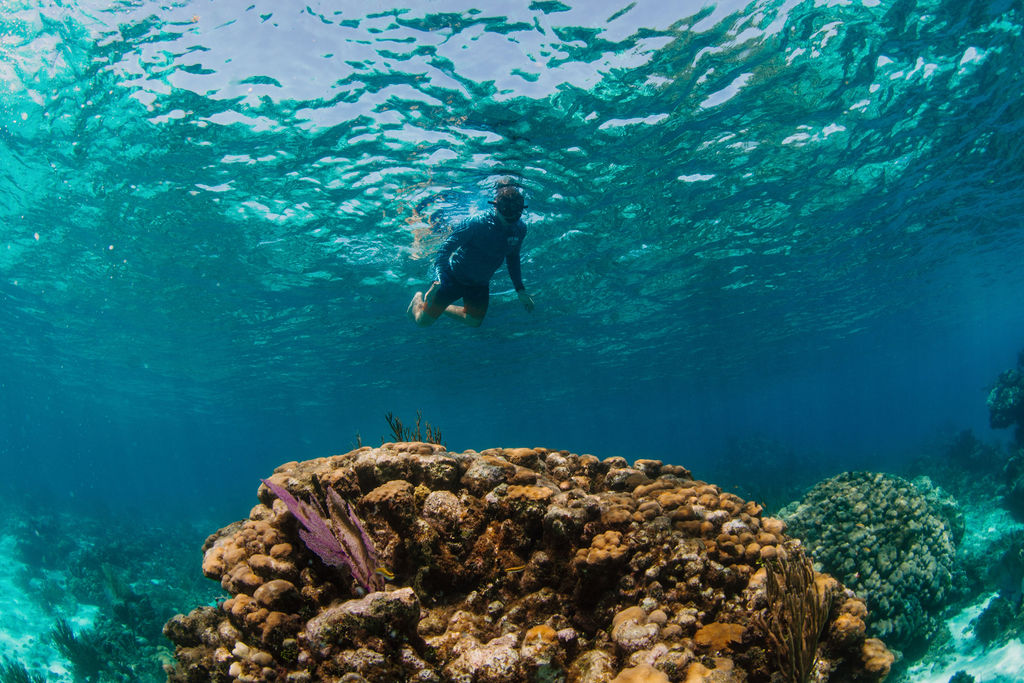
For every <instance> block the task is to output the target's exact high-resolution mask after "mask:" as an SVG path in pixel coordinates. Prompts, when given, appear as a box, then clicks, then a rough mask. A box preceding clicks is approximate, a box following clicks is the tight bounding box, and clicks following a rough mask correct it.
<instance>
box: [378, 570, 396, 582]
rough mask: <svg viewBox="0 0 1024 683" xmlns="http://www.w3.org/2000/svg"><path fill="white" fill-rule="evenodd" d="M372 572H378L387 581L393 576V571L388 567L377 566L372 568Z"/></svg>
mask: <svg viewBox="0 0 1024 683" xmlns="http://www.w3.org/2000/svg"><path fill="white" fill-rule="evenodd" d="M374 572H376V573H377V574H380V575H381V576H383V577H384V578H385V579H387V580H388V581H390V580H391V579H393V578H395V573H394V572H393V571H391V570H390V569H388V568H387V567H377V568H376V569H374Z"/></svg>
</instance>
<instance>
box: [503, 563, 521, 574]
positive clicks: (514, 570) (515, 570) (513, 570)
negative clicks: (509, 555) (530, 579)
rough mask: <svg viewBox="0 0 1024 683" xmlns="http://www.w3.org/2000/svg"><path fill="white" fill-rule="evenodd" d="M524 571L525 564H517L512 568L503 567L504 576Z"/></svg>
mask: <svg viewBox="0 0 1024 683" xmlns="http://www.w3.org/2000/svg"><path fill="white" fill-rule="evenodd" d="M524 569H526V565H525V564H517V565H516V566H514V567H505V573H506V574H518V573H519V572H521V571H523V570H524Z"/></svg>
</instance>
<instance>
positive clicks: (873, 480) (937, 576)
mask: <svg viewBox="0 0 1024 683" xmlns="http://www.w3.org/2000/svg"><path fill="white" fill-rule="evenodd" d="M780 517H782V518H783V519H785V520H786V522H787V523H788V525H789V531H790V532H791V533H792V534H793V535H795V536H797V537H799V538H800V539H801V540H802V541H803V542H804V544H805V547H806V548H807V550H808V551H809V552H810V554H811V555H812V556H813V558H814V560H815V562H816V563H817V564H819V565H820V567H821V569H822V570H823V571H826V572H828V573H830V574H832V575H833V576H835V577H837V578H838V579H839V580H841V581H842V582H843V583H844V584H846V585H848V586H850V587H851V588H852V589H853V590H854V591H856V593H857V594H858V595H859V596H862V597H863V598H864V599H865V600H866V601H867V605H868V607H869V608H870V609H871V618H870V619H868V615H867V614H866V613H863V614H861V613H858V612H857V611H856V610H847V616H845V617H843V618H840V619H837V620H836V621H834V622H833V623H832V625H831V629H832V637H833V638H834V639H837V640H844V639H847V638H853V639H855V640H859V639H861V638H862V637H863V634H864V632H865V622H866V624H867V631H869V632H870V633H871V634H872V635H877V636H879V637H881V638H884V639H885V642H886V644H888V645H890V646H892V647H896V648H898V649H913V648H914V647H915V646H918V645H922V644H924V643H925V642H926V641H927V639H928V638H929V637H930V636H931V634H933V633H934V632H935V630H936V629H937V628H938V627H939V625H940V622H939V621H938V619H937V616H938V614H939V611H940V610H941V609H942V607H943V606H944V605H945V604H946V603H947V601H948V599H949V598H950V597H951V595H952V594H953V592H954V590H955V588H956V586H957V580H956V577H957V576H958V575H959V573H960V570H959V568H958V566H957V563H956V557H955V556H956V549H957V545H958V543H959V542H960V539H961V538H962V536H963V533H964V519H963V515H962V514H961V513H960V510H959V507H958V505H957V504H956V502H955V500H953V499H952V498H951V497H950V496H948V495H947V494H945V493H943V492H942V490H941V489H939V488H937V487H935V486H933V485H932V484H931V482H930V481H929V480H928V479H927V477H919V478H917V479H915V480H914V481H913V482H911V481H908V480H906V479H903V478H901V477H897V476H893V475H888V474H878V473H871V472H846V473H844V474H840V475H838V476H836V477H832V478H831V479H826V480H825V481H822V482H820V483H818V484H817V485H816V486H814V487H813V488H812V489H811V490H810V491H808V493H807V494H806V495H805V496H804V498H803V500H802V501H800V502H799V503H793V504H791V505H789V506H787V507H785V508H783V509H782V510H781V511H780ZM872 661H873V662H874V661H875V660H874V659H873V660H872Z"/></svg>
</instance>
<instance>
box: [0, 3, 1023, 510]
mask: <svg viewBox="0 0 1024 683" xmlns="http://www.w3.org/2000/svg"><path fill="white" fill-rule="evenodd" d="M415 5H416V6H415V7H413V8H411V9H408V8H404V7H401V6H398V5H393V4H389V3H365V2H346V3H313V4H309V5H308V6H307V5H301V6H299V5H296V6H294V7H292V6H288V5H287V4H285V5H282V4H281V3H272V2H260V1H257V2H255V3H251V2H248V1H247V2H233V1H229V0H217V1H216V2H212V1H196V2H175V3H156V2H148V1H135V2H118V3H113V4H110V3H106V2H92V1H91V0H90V1H82V2H27V1H24V0H16V1H14V2H7V3H5V9H4V12H3V13H2V16H0V36H2V38H0V76H2V78H0V230H2V235H0V306H2V310H0V340H2V344H0V462H2V463H3V464H4V472H5V476H4V478H3V480H2V481H0V488H2V490H3V491H5V492H6V494H7V496H8V497H10V496H19V495H21V496H25V497H29V498H35V499H40V498H41V499H45V500H49V501H52V505H54V506H56V507H60V506H63V505H65V504H66V505H67V506H68V507H69V508H83V507H88V506H106V507H113V508H115V509H120V508H122V507H127V508H129V509H133V510H137V511H140V512H147V513H151V514H154V515H157V516H161V515H164V514H171V515H178V516H185V517H188V516H194V517H195V518H197V519H198V518H205V517H206V516H207V515H214V516H216V517H218V518H223V519H224V521H229V520H232V519H235V518H238V517H241V516H244V514H245V513H246V512H247V511H248V509H249V507H250V506H251V504H252V503H253V502H254V491H255V489H256V486H257V484H258V477H260V476H265V475H266V474H267V473H268V472H270V471H271V470H272V468H273V467H274V466H275V465H277V464H279V463H281V462H285V461H288V460H293V459H301V458H307V457H316V456H321V455H327V454H330V453H336V452H343V451H346V450H348V449H349V448H351V447H353V446H354V445H355V443H356V435H357V434H359V435H360V436H361V438H362V439H363V441H364V442H365V443H375V442H377V441H379V439H380V438H381V437H382V436H385V435H386V433H387V429H386V424H385V422H384V414H385V413H386V412H387V411H393V412H394V413H396V414H398V415H400V416H403V417H404V419H406V420H407V421H408V420H410V419H412V417H413V416H414V415H415V413H416V411H417V410H422V411H423V414H424V417H425V418H426V419H428V420H429V421H430V422H432V423H433V424H435V425H437V426H438V427H440V428H441V429H442V430H443V433H444V436H445V438H446V440H447V442H448V446H449V448H453V449H465V448H476V449H482V448H487V447H492V446H511V445H544V446H548V447H554V448H566V449H569V450H572V451H575V452H591V453H594V454H596V455H598V456H600V457H605V456H611V455H624V456H626V457H627V458H631V459H632V458H637V457H658V458H662V459H664V460H666V461H671V462H677V463H680V464H684V465H686V466H687V467H690V468H691V469H693V470H694V472H695V473H696V474H697V475H698V476H703V477H706V478H708V479H712V480H714V481H718V482H720V483H722V484H723V485H726V486H729V485H733V484H736V485H740V484H742V483H743V480H744V476H745V472H744V471H743V467H744V464H743V463H740V462H731V461H730V460H729V455H728V454H729V453H730V446H729V445H730V443H734V442H736V441H737V440H748V439H753V438H762V439H768V440H770V441H771V442H773V443H777V444H781V445H782V446H783V447H784V448H788V449H792V450H794V451H796V452H800V453H805V454H808V455H807V457H805V458H803V459H802V460H801V462H803V463H804V465H801V467H803V466H805V465H806V462H807V458H810V460H811V461H813V462H815V463H817V465H818V466H820V468H821V471H822V472H824V473H832V472H837V471H841V470H843V469H847V468H853V467H872V468H878V469H885V468H888V467H892V466H893V464H894V463H895V462H899V461H900V459H904V458H910V457H913V456H914V455H915V454H919V453H920V451H921V449H922V448H923V447H924V446H923V444H926V443H929V442H931V441H932V440H934V439H935V438H936V436H937V435H941V434H950V433H953V432H955V431H959V430H962V429H968V428H970V429H973V430H974V431H975V433H976V434H978V435H979V436H980V437H982V438H983V439H986V440H991V439H999V438H1003V437H1004V436H1005V435H1003V434H999V433H995V432H992V431H991V430H989V429H988V427H987V414H986V409H985V395H986V387H987V386H988V385H989V384H991V383H992V382H993V381H994V380H995V377H996V376H997V375H998V373H999V371H1000V370H1002V369H1004V368H1006V367H1011V366H1012V365H1013V364H1014V363H1015V360H1016V353H1017V351H1018V350H1019V349H1020V348H1021V347H1022V346H1024V308H1022V306H1021V296H1020V292H1021V291H1022V284H1024V277H1022V273H1024V269H1022V268H1021V264H1022V263H1024V233H1022V227H1024V226H1022V223H1021V215H1024V143H1022V142H1021V141H1022V140H1024V136H1022V127H1024V105H1022V102H1021V97H1020V93H1021V92H1022V91H1024V74H1022V69H1021V66H1020V65H1021V64H1022V59H1021V58H1022V55H1024V49H1022V48H1024V44H1022V39H1021V26H1022V23H1024V12H1022V8H1021V5H1020V3H1019V2H1012V1H994V2H962V1H960V0H956V1H954V0H945V1H942V2H939V1H932V2H919V1H916V0H895V1H885V0H859V1H856V2H838V1H836V2H797V1H794V0H786V1H784V2H779V1H776V0H766V1H763V2H752V3H749V4H744V3H741V2H722V3H718V4H715V3H704V2H678V3H663V2H655V1H650V2H626V1H625V0H619V1H617V2H591V1H588V2H582V1H579V2H577V1H576V0H569V1H566V2H560V1H558V0H551V1H550V2H547V1H539V0H536V1H533V2H502V3H497V4H494V3H486V4H480V5H479V6H474V5H473V4H471V3H469V2H467V1H466V0H445V1H440V0H438V1H437V2H428V3H415ZM503 174H512V175H514V176H516V177H517V178H518V179H519V180H520V182H521V183H522V184H523V186H524V187H525V188H526V190H527V195H528V198H527V201H528V204H529V208H528V210H527V214H526V216H525V218H526V220H527V222H528V224H529V225H530V233H529V235H528V237H527V240H526V243H525V245H524V267H523V271H524V278H525V281H526V284H527V287H528V288H529V290H530V291H531V292H532V293H533V294H534V296H535V299H536V301H537V310H536V311H535V312H534V313H532V314H528V313H526V312H525V311H524V310H523V309H522V308H521V307H520V306H519V304H518V302H517V301H516V299H515V296H514V294H513V292H512V288H511V285H510V284H509V283H508V279H507V276H506V275H505V274H504V272H503V270H502V271H499V273H498V274H497V276H496V277H495V280H494V282H493V285H492V305H491V309H490V311H489V313H488V316H487V320H486V322H485V323H484V326H483V327H482V328H480V329H477V330H473V329H465V328H461V327H458V326H456V324H455V323H453V322H452V321H450V320H442V321H440V322H439V323H438V324H436V325H435V326H434V327H432V328H429V329H417V328H416V327H415V326H413V325H412V324H411V323H410V322H409V321H408V319H407V318H406V317H405V308H406V305H407V303H408V301H409V298H410V297H411V296H412V294H413V293H414V292H415V291H416V290H417V289H423V286H424V277H425V273H426V269H427V265H428V263H429V258H430V255H431V253H432V251H433V249H435V248H436V247H437V246H438V238H437V237H436V236H434V235H432V234H431V233H430V231H429V230H428V229H427V227H426V226H425V224H424V223H423V222H422V215H421V214H419V213H417V212H416V211H415V210H414V209H415V207H416V205H417V204H418V203H419V202H420V201H422V200H425V199H429V198H430V197H432V196H433V195H435V194H438V193H441V192H449V193H451V195H450V196H451V197H452V200H451V201H452V203H453V204H454V209H453V210H456V211H461V212H464V213H469V212H471V211H474V210H478V209H481V208H484V207H485V204H484V202H485V201H486V200H487V199H488V198H489V191H490V190H489V188H490V187H491V186H492V184H493V182H494V181H495V179H496V178H497V177H499V176H500V175H503ZM794 466H795V465H793V463H791V462H779V463H778V467H779V468H785V467H794ZM798 474H800V473H794V476H796V475H798ZM211 530H212V529H211Z"/></svg>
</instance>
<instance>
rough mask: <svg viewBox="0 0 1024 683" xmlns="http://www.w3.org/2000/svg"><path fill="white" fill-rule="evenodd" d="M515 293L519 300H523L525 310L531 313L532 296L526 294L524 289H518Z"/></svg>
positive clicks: (532, 306) (532, 305)
mask: <svg viewBox="0 0 1024 683" xmlns="http://www.w3.org/2000/svg"><path fill="white" fill-rule="evenodd" d="M516 294H518V295H519V300H520V301H522V302H523V306H525V307H526V310H527V311H530V312H531V313H532V312H533V308H534V303H533V297H532V296H530V295H529V294H527V293H526V290H525V289H521V290H519V291H518V292H516Z"/></svg>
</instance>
